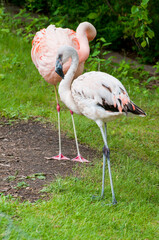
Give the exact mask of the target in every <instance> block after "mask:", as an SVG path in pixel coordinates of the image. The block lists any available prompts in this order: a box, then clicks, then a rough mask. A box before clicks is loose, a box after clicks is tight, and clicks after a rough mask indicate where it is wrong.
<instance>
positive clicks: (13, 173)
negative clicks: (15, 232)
mask: <svg viewBox="0 0 159 240" xmlns="http://www.w3.org/2000/svg"><path fill="white" fill-rule="evenodd" d="M79 147H80V152H81V155H82V156H83V157H85V158H87V159H88V160H90V161H91V163H87V164H85V163H84V164H83V163H77V162H73V161H71V160H63V161H61V160H48V159H46V158H45V157H51V156H53V155H57V154H58V132H57V130H56V129H55V128H54V127H53V126H52V125H51V124H48V123H47V124H42V123H40V122H37V121H31V120H29V121H28V122H24V121H18V122H14V123H12V124H10V123H9V122H8V121H7V120H6V119H0V192H2V193H4V194H5V195H8V194H11V195H12V196H13V197H16V198H17V197H18V198H20V200H22V201H23V200H30V201H31V202H33V201H36V200H37V199H39V198H42V197H44V196H43V195H44V193H40V190H41V189H42V188H43V187H44V185H46V184H49V183H50V182H52V181H53V180H55V179H56V178H57V176H62V177H65V176H69V175H74V174H77V170H76V171H75V168H76V169H78V167H79V168H80V167H85V166H86V165H87V166H92V161H93V158H94V157H97V155H98V156H99V153H98V152H96V151H94V150H92V149H89V148H88V147H86V146H84V145H79ZM62 151H63V152H62V153H63V154H64V155H66V156H67V157H69V158H70V159H72V158H74V157H76V155H77V152H76V146H75V140H74V139H69V138H68V137H66V136H65V135H64V134H62ZM38 174H39V175H38ZM31 176H32V178H28V177H31ZM39 178H42V179H39ZM26 184H27V185H28V186H27V185H26ZM45 197H48V196H45Z"/></svg>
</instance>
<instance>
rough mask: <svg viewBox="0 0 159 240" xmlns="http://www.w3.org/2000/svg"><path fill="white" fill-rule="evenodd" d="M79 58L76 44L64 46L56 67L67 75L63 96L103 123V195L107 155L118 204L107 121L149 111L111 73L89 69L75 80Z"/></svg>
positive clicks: (75, 108) (77, 109) (74, 108)
mask: <svg viewBox="0 0 159 240" xmlns="http://www.w3.org/2000/svg"><path fill="white" fill-rule="evenodd" d="M70 57H71V58H72V63H71V66H70V68H69V70H68V72H67V73H66V75H65V76H64V75H63V73H62V65H63V64H64V63H65V62H67V60H68V59H69V58H70ZM78 61H79V59H78V54H77V52H76V50H75V49H73V48H72V47H68V46H64V47H61V48H60V49H59V51H58V55H57V61H56V70H55V71H56V72H57V73H58V74H59V75H60V74H62V75H61V76H64V79H63V80H62V81H61V83H60V85H59V94H60V98H61V100H62V101H63V102H64V103H65V105H66V106H67V107H68V108H70V109H71V110H72V111H74V112H75V113H77V114H82V115H84V116H86V117H87V118H90V119H92V120H94V121H95V122H96V123H97V125H98V126H99V128H100V131H101V134H102V137H103V141H104V148H103V184H102V197H103V195H104V176H105V159H106V157H107V161H108V170H109V175H110V183H111V190H112V198H113V204H115V203H117V202H116V199H115V194H114V189H113V182H112V176H111V169H110V160H109V148H108V144H107V137H106V122H108V121H112V120H114V119H116V118H118V117H121V116H122V115H128V114H129V113H131V114H136V115H140V116H145V115H146V114H145V112H144V111H143V110H142V109H140V108H139V107H138V106H136V105H135V104H134V103H133V102H132V101H131V100H130V98H129V96H128V93H127V91H126V89H125V87H124V86H123V84H122V83H121V82H120V81H119V80H118V79H116V78H115V77H113V76H111V75H109V74H107V73H104V72H95V71H94V72H87V73H84V74H83V75H81V76H79V77H78V78H76V79H75V80H74V81H73V77H74V73H75V72H76V69H77V66H78ZM103 124H105V132H104V131H103Z"/></svg>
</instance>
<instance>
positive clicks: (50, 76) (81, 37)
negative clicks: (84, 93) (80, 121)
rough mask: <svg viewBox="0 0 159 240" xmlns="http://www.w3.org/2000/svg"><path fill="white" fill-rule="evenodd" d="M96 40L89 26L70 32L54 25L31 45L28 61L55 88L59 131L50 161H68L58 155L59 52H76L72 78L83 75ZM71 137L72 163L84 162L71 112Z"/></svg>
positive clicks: (67, 65) (65, 66)
mask: <svg viewBox="0 0 159 240" xmlns="http://www.w3.org/2000/svg"><path fill="white" fill-rule="evenodd" d="M95 36H96V29H95V28H94V26H93V25H92V24H91V23H88V22H83V23H80V24H79V26H78V27H77V29H76V32H75V31H73V30H71V29H69V28H60V27H59V28H56V27H55V25H49V26H48V27H47V28H46V29H45V28H44V29H42V30H40V31H38V32H37V33H36V35H35V37H34V39H33V41H32V50H31V58H32V61H33V63H34V64H35V66H36V68H37V69H38V71H39V73H40V75H41V76H42V77H43V78H44V79H45V81H47V82H48V83H50V84H52V85H54V86H55V94H56V101H57V111H58V128H59V155H58V156H55V157H52V158H53V159H59V160H60V159H68V158H67V157H65V156H63V155H62V154H61V136H60V105H59V102H58V96H57V90H56V84H57V83H58V82H60V81H61V77H60V76H59V75H58V74H57V73H56V72H55V63H56V55H57V52H58V49H59V48H60V47H61V46H63V45H67V46H71V47H73V48H75V49H76V51H77V53H78V57H79V64H78V68H77V71H76V73H75V75H74V78H77V77H78V76H79V75H81V74H82V72H83V70H84V63H85V61H86V60H87V58H88V57H89V53H90V48H89V41H92V40H93V39H94V38H95ZM70 65H71V60H69V61H68V62H67V63H65V64H64V66H63V71H64V74H65V73H66V72H67V70H68V69H69V67H70ZM71 116H72V122H73V127H74V134H75V140H76V147H77V153H78V155H77V157H76V158H75V159H74V160H75V161H82V162H83V161H86V162H88V161H87V160H85V159H84V158H82V157H81V155H80V153H79V148H78V141H77V137H76V131H75V126H74V120H73V112H71Z"/></svg>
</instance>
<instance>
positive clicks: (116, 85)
mask: <svg viewBox="0 0 159 240" xmlns="http://www.w3.org/2000/svg"><path fill="white" fill-rule="evenodd" d="M71 90H72V96H73V98H74V100H75V102H76V103H77V105H78V107H79V108H80V109H81V112H82V111H84V109H85V108H86V105H87V107H88V108H90V109H91V107H92V106H93V107H94V109H97V107H101V108H103V109H104V110H105V111H108V112H112V113H115V112H116V113H117V112H118V113H123V112H125V113H126V114H127V112H133V113H136V114H139V112H140V108H137V106H136V105H135V104H134V103H133V102H132V101H131V100H130V98H129V96H128V93H127V91H126V89H125V87H124V86H123V85H122V83H121V82H120V81H119V80H118V79H116V78H115V77H113V76H111V75H109V74H107V73H102V72H89V73H85V74H83V75H81V76H80V77H78V78H77V79H76V80H74V81H73V84H72V88H71ZM87 111H88V109H87ZM91 111H93V108H92V109H91ZM83 114H84V115H85V112H83Z"/></svg>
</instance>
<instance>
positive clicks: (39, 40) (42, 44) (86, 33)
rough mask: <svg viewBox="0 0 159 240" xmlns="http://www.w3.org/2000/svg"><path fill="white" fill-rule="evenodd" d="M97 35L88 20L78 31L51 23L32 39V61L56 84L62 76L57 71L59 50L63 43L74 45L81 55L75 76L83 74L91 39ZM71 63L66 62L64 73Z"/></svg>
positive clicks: (42, 74)
mask: <svg viewBox="0 0 159 240" xmlns="http://www.w3.org/2000/svg"><path fill="white" fill-rule="evenodd" d="M90 32H91V34H90ZM91 35H92V36H91ZM95 36H96V30H95V28H94V27H93V25H92V24H90V23H88V22H84V23H81V24H80V25H79V26H78V28H77V30H76V32H74V31H73V30H70V29H69V28H56V27H55V26H54V25H49V26H48V27H47V28H46V29H42V30H40V31H39V32H37V33H36V35H35V37H34V39H33V41H32V50H31V57H32V61H33V63H34V64H35V66H36V68H37V69H38V71H39V73H40V74H41V76H42V77H43V78H44V79H45V80H46V81H47V82H48V83H50V84H53V85H56V84H57V82H60V81H61V78H60V77H59V76H58V75H57V74H56V73H55V62H56V55H57V50H58V49H59V47H60V46H62V45H68V46H72V47H74V48H75V49H76V51H77V53H78V55H79V66H78V69H77V72H76V76H75V77H77V76H79V75H81V74H82V72H83V70H84V62H85V61H86V60H87V58H88V57H89V51H90V49H89V40H92V39H93V38H94V37H95ZM70 64H71V61H69V62H68V63H66V64H65V66H64V73H66V72H67V70H68V69H69V67H70Z"/></svg>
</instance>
